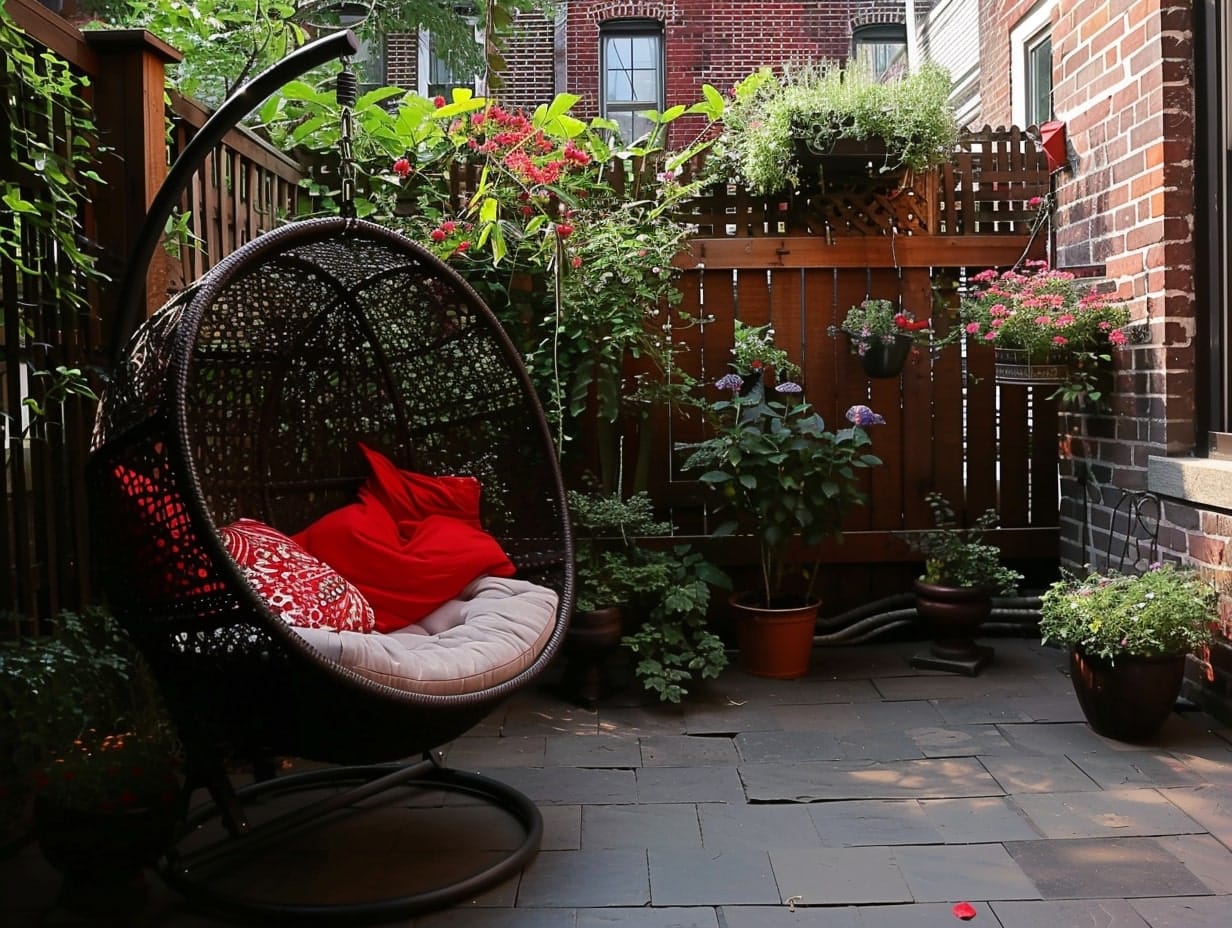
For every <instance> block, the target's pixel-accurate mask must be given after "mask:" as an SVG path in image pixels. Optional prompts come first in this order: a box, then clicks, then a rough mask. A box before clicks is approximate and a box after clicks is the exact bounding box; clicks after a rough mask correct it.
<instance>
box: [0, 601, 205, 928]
mask: <svg viewBox="0 0 1232 928" xmlns="http://www.w3.org/2000/svg"><path fill="white" fill-rule="evenodd" d="M0 765H2V766H3V767H4V768H5V769H4V771H3V772H4V774H5V780H6V782H11V783H14V784H17V785H18V787H19V788H20V787H24V788H25V789H24V792H25V794H26V796H27V798H28V799H30V800H31V803H32V804H31V806H30V808H31V809H32V812H33V819H32V827H33V832H34V836H35V838H36V839H37V840H38V843H39V846H40V848H41V849H42V851H43V854H44V856H45V857H46V858H47V859H48V861H49V862H50V863H51V864H52V865H53V866H55V867H56V868H58V869H59V870H60V871H61V872H62V873H63V874H64V876H65V893H64V895H65V900H66V902H68V903H69V904H70V905H73V906H81V907H90V908H99V907H111V906H112V905H119V906H123V905H125V904H127V903H129V902H132V901H134V899H135V898H139V897H140V895H141V894H142V893H143V891H144V884H143V881H142V874H141V872H142V868H143V867H144V866H146V865H150V864H153V863H154V862H155V861H156V859H157V858H158V857H159V856H160V854H161V853H162V852H163V851H164V850H165V849H166V848H167V847H168V846H169V845H170V842H171V840H172V838H173V836H174V831H175V827H176V823H177V821H178V819H179V816H180V813H181V811H183V810H182V808H181V806H182V803H181V800H182V797H181V795H180V778H179V771H178V750H177V745H176V741H175V738H174V736H173V734H172V731H171V725H170V722H169V720H168V719H167V717H166V715H165V713H164V710H163V707H162V703H161V701H160V699H159V695H158V693H157V689H156V687H155V685H154V683H153V680H152V678H151V676H150V674H149V671H148V669H147V668H146V666H145V664H144V663H143V662H142V660H141V658H140V656H139V654H138V653H137V651H136V649H135V648H134V646H133V645H132V643H131V641H130V640H129V639H128V637H127V636H126V635H125V634H124V632H123V631H122V630H121V629H120V627H119V625H118V624H117V623H116V622H115V621H114V619H112V618H111V616H110V615H108V614H106V613H105V612H102V611H101V610H89V611H87V612H85V613H83V614H82V615H77V614H74V613H64V614H62V615H61V616H59V617H58V619H57V621H56V627H55V631H54V634H52V635H49V636H46V637H41V638H26V639H21V640H18V641H13V642H6V643H5V644H4V645H3V646H2V647H0Z"/></svg>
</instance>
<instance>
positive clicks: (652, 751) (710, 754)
mask: <svg viewBox="0 0 1232 928" xmlns="http://www.w3.org/2000/svg"><path fill="white" fill-rule="evenodd" d="M641 751H642V766H645V767H706V766H710V765H712V764H713V765H719V764H725V765H727V766H731V767H734V766H735V765H736V764H737V763H738V762H739V760H740V755H739V753H738V752H737V751H736V745H735V744H734V743H733V741H732V739H731V738H725V737H722V736H714V737H703V736H697V735H647V736H646V737H644V738H642V739H641Z"/></svg>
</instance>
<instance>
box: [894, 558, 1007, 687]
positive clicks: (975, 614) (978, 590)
mask: <svg viewBox="0 0 1232 928" xmlns="http://www.w3.org/2000/svg"><path fill="white" fill-rule="evenodd" d="M915 608H916V611H917V612H918V613H919V614H920V618H922V619H923V620H924V624H925V625H926V626H927V628H928V631H929V635H930V637H931V638H932V643H931V645H930V646H929V649H928V651H927V652H925V653H921V654H917V655H916V656H915V657H913V658H912V659H911V665H912V666H913V667H919V668H921V669H923V670H944V671H947V672H949V673H962V674H966V675H967V676H969V677H974V676H975V675H976V674H978V673H979V672H980V670H981V669H982V668H983V667H984V666H985V665H986V664H987V663H988V662H989V661H991V660H992V657H993V650H992V648H990V647H987V646H985V645H980V644H976V642H975V636H976V634H977V633H978V631H979V628H980V625H982V624H983V623H984V620H985V619H987V618H988V615H989V613H991V612H992V593H991V592H990V591H988V590H987V589H984V588H982V587H954V586H937V585H936V584H934V583H925V582H924V581H922V580H917V581H915Z"/></svg>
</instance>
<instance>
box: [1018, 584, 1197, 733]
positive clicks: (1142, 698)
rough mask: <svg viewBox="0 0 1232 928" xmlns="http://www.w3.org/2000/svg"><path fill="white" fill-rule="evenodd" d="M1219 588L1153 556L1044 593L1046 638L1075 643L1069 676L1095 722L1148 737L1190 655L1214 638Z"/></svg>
mask: <svg viewBox="0 0 1232 928" xmlns="http://www.w3.org/2000/svg"><path fill="white" fill-rule="evenodd" d="M1215 600H1216V593H1215V590H1214V588H1213V587H1212V586H1211V585H1210V584H1209V583H1207V582H1206V581H1205V580H1203V579H1202V577H1201V576H1200V575H1199V574H1198V573H1197V571H1195V570H1193V569H1190V568H1185V567H1179V566H1176V565H1173V564H1160V563H1155V564H1152V565H1150V567H1149V568H1148V569H1147V570H1145V571H1143V572H1142V573H1141V574H1122V573H1117V572H1106V573H1097V572H1092V573H1089V574H1087V575H1086V576H1085V577H1081V578H1079V577H1073V576H1067V577H1063V578H1062V579H1061V580H1058V581H1057V582H1056V583H1054V584H1053V585H1052V586H1051V587H1049V589H1048V590H1047V591H1046V592H1045V593H1044V596H1043V600H1042V603H1041V606H1040V634H1041V636H1042V638H1043V641H1044V643H1046V644H1048V643H1055V644H1060V645H1064V646H1066V647H1068V648H1069V649H1070V667H1071V680H1072V681H1073V684H1074V691H1075V693H1076V694H1077V696H1078V702H1079V704H1080V705H1081V707H1082V711H1083V714H1084V715H1085V716H1086V719H1087V722H1088V724H1089V725H1090V726H1091V728H1092V729H1093V730H1094V731H1095V732H1097V733H1099V734H1101V735H1105V736H1107V737H1109V738H1116V739H1117V740H1120V741H1131V742H1132V741H1143V740H1147V739H1149V738H1150V737H1151V736H1153V735H1154V734H1155V733H1156V732H1158V731H1159V729H1160V727H1161V726H1162V725H1163V723H1164V722H1165V721H1166V720H1167V718H1168V715H1169V714H1170V713H1171V712H1172V709H1173V706H1174V705H1175V703H1176V697H1177V695H1178V694H1179V693H1180V690H1181V681H1182V679H1183V678H1184V674H1185V660H1186V655H1188V654H1189V653H1190V652H1192V651H1195V650H1198V649H1200V648H1202V647H1203V646H1204V645H1206V644H1207V643H1209V641H1210V640H1211V628H1212V623H1213V622H1214V621H1215V617H1216V610H1215Z"/></svg>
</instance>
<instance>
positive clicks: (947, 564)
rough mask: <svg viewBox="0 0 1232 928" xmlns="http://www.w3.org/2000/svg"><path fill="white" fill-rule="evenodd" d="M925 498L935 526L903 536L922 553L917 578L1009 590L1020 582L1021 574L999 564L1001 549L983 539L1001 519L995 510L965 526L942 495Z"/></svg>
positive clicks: (1006, 592)
mask: <svg viewBox="0 0 1232 928" xmlns="http://www.w3.org/2000/svg"><path fill="white" fill-rule="evenodd" d="M924 499H925V500H926V501H927V503H928V508H929V509H930V510H931V511H932V516H933V525H934V527H933V528H931V529H929V530H927V531H924V532H919V533H918V534H912V535H907V536H905V539H906V541H907V544H908V545H909V546H910V547H911V549H912V550H913V551H919V552H920V553H922V554H923V555H924V573H923V574H922V575H921V576H920V580H922V581H923V582H924V583H931V584H933V585H935V586H948V587H971V588H982V589H987V590H989V591H990V592H992V593H993V594H1000V595H1009V594H1012V593H1013V592H1014V591H1015V590H1016V589H1017V587H1018V584H1019V583H1021V582H1022V579H1023V578H1022V574H1020V573H1019V572H1018V571H1016V570H1013V569H1011V568H1009V567H1006V566H1005V565H1004V564H1002V563H1001V549H1000V548H998V547H997V546H996V545H992V544H988V543H987V542H985V541H984V540H983V539H984V537H985V535H986V534H987V533H988V532H989V531H991V530H992V529H994V528H996V527H997V525H998V524H999V522H1000V519H999V517H998V515H997V511H996V510H995V509H986V510H985V511H984V512H983V513H981V514H980V516H979V517H978V518H977V519H976V520H975V522H974V523H972V524H971V525H970V526H968V527H965V528H964V527H962V526H960V525H959V524H958V520H957V517H956V516H955V514H954V508H953V507H952V506H951V505H950V502H949V500H947V499H946V498H945V496H944V495H942V494H941V493H938V492H936V491H933V492H932V493H929V494H928V495H927V496H925V497H924Z"/></svg>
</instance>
